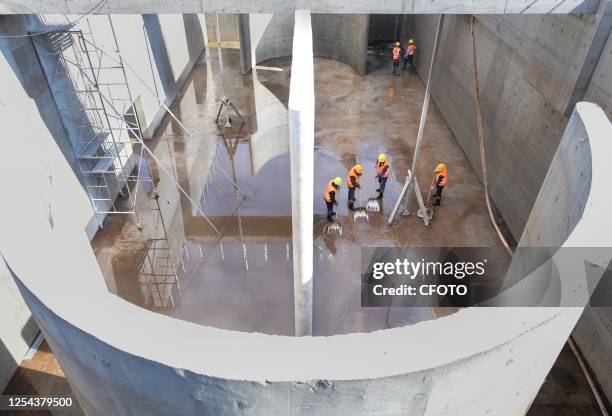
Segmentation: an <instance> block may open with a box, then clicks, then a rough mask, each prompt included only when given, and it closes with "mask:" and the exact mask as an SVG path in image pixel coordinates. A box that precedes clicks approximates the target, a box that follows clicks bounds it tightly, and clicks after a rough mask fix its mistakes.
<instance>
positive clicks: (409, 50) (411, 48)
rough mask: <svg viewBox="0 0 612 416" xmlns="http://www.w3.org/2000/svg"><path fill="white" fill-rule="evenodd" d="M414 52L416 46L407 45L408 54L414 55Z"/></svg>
mask: <svg viewBox="0 0 612 416" xmlns="http://www.w3.org/2000/svg"><path fill="white" fill-rule="evenodd" d="M415 52H416V46H415V45H409V46H408V55H414V53H415Z"/></svg>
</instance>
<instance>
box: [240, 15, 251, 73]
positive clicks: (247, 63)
mask: <svg viewBox="0 0 612 416" xmlns="http://www.w3.org/2000/svg"><path fill="white" fill-rule="evenodd" d="M238 30H239V34H240V72H241V73H242V74H243V75H245V74H248V73H249V72H250V71H251V61H252V58H251V27H250V25H249V14H248V13H242V14H241V15H239V16H238Z"/></svg>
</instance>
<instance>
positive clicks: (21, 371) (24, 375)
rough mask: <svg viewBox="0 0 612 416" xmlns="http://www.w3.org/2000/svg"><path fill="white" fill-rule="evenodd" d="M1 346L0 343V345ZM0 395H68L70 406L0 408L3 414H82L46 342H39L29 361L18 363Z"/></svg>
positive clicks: (26, 415) (5, 415) (65, 396)
mask: <svg viewBox="0 0 612 416" xmlns="http://www.w3.org/2000/svg"><path fill="white" fill-rule="evenodd" d="M1 346H2V343H1V342H0V348H1ZM2 394H4V395H20V396H24V395H25V396H37V397H64V398H67V397H70V398H72V406H70V407H69V408H62V409H54V410H18V411H8V410H6V411H0V414H2V415H3V416H9V415H15V416H55V415H58V416H82V415H84V414H85V413H84V412H83V410H82V409H81V406H80V405H79V403H78V402H77V400H76V398H75V397H74V395H73V394H72V389H71V388H70V385H69V384H68V381H67V380H66V378H65V377H64V373H63V371H62V369H61V368H60V366H59V363H58V362H57V360H56V359H55V356H54V355H53V352H52V351H51V349H50V348H49V345H48V344H47V342H46V341H44V342H43V343H42V344H40V347H39V348H38V350H37V351H36V353H35V354H34V357H32V359H31V360H30V361H23V362H22V363H21V365H20V366H19V367H18V368H17V371H16V372H15V374H14V375H13V377H12V378H11V380H10V382H9V384H8V385H7V387H6V389H4V392H3V393H2Z"/></svg>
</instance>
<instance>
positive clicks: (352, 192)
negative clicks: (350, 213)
mask: <svg viewBox="0 0 612 416" xmlns="http://www.w3.org/2000/svg"><path fill="white" fill-rule="evenodd" d="M354 202H355V188H351V187H349V188H348V207H349V209H355V206H354V205H353V204H354Z"/></svg>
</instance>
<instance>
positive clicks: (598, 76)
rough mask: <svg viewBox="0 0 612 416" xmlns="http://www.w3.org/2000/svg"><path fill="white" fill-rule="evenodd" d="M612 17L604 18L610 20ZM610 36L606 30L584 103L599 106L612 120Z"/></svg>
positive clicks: (611, 55) (611, 48) (611, 36)
mask: <svg viewBox="0 0 612 416" xmlns="http://www.w3.org/2000/svg"><path fill="white" fill-rule="evenodd" d="M611 18H612V15H608V16H606V19H608V20H609V19H611ZM611 80H612V34H611V33H610V29H609V28H608V37H607V40H606V43H605V45H604V49H603V50H602V53H601V55H600V56H599V60H598V61H597V66H596V67H595V70H594V72H593V74H592V76H591V78H590V81H589V84H588V87H587V90H586V92H585V94H584V99H585V100H586V101H592V102H594V103H597V104H599V105H600V106H601V107H602V108H603V109H604V110H605V111H606V113H607V114H608V118H610V119H612V82H611Z"/></svg>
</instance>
